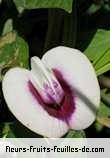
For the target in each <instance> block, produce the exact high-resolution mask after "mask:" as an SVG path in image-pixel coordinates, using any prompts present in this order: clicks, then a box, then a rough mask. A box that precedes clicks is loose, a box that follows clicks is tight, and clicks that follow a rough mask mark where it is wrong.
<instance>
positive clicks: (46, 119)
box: [3, 68, 68, 137]
mask: <svg viewBox="0 0 110 158" xmlns="http://www.w3.org/2000/svg"><path fill="white" fill-rule="evenodd" d="M30 75H31V73H30V71H28V70H26V69H21V68H13V69H11V70H9V71H8V72H7V73H6V75H5V77H4V79H3V93H4V97H5V99H6V102H7V105H8V107H9V109H10V110H11V111H12V113H13V114H14V115H15V117H16V118H17V119H18V120H19V121H20V122H21V123H23V124H24V125H25V126H26V127H28V128H29V129H31V130H32V131H34V132H36V133H38V134H41V135H44V136H47V137H61V136H62V135H64V134H65V133H66V132H67V131H68V126H67V125H66V123H65V122H63V121H61V120H58V119H56V118H55V117H52V116H50V115H49V114H48V113H47V112H46V111H45V110H44V109H43V107H42V105H40V103H39V101H38V100H37V99H36V98H35V97H34V96H33V94H32V93H31V91H30V89H29V86H28V83H29V80H30V77H31V76H30Z"/></svg>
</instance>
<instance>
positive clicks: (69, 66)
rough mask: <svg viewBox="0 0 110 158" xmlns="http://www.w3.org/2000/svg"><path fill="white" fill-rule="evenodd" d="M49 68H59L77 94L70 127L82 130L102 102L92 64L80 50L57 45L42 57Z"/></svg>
mask: <svg viewBox="0 0 110 158" xmlns="http://www.w3.org/2000/svg"><path fill="white" fill-rule="evenodd" d="M42 61H43V63H44V64H45V65H46V66H47V68H51V69H54V70H55V69H56V70H58V71H59V72H60V73H61V74H62V76H63V79H64V80H65V81H66V82H67V83H68V84H69V85H70V87H71V89H72V90H73V95H75V107H76V109H75V111H74V112H73V114H72V116H71V120H70V121H69V125H70V128H73V129H75V130H80V129H84V128H87V127H88V126H90V125H91V124H92V123H93V121H94V120H95V117H96V111H97V109H98V107H99V102H100V88H99V85H98V81H97V77H96V74H95V71H94V69H93V67H92V64H91V63H90V61H89V60H88V59H87V57H86V56H85V55H84V54H82V53H81V52H80V51H79V50H76V49H72V48H67V47H62V46H61V47H56V48H53V49H51V50H50V51H48V52H47V53H46V54H45V55H44V56H43V58H42Z"/></svg>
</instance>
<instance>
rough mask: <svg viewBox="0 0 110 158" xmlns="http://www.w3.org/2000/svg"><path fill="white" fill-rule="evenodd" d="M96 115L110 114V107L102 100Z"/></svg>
mask: <svg viewBox="0 0 110 158" xmlns="http://www.w3.org/2000/svg"><path fill="white" fill-rule="evenodd" d="M97 116H99V117H109V116H110V108H109V107H108V106H106V105H105V104H104V103H103V102H101V103H100V108H99V111H98V114H97Z"/></svg>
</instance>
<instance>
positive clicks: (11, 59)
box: [0, 32, 29, 80]
mask: <svg viewBox="0 0 110 158" xmlns="http://www.w3.org/2000/svg"><path fill="white" fill-rule="evenodd" d="M28 56H29V54H28V45H27V43H26V42H25V41H24V39H22V38H21V37H19V36H18V35H17V34H16V33H15V32H10V33H8V34H6V35H5V36H3V37H1V38H0V80H2V78H3V75H4V74H5V72H6V71H7V70H8V69H10V68H12V67H16V66H20V67H26V68H27V67H28Z"/></svg>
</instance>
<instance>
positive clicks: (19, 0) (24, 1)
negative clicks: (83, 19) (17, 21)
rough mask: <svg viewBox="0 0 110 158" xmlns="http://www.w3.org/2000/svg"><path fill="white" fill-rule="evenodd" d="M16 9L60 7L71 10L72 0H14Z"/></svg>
mask: <svg viewBox="0 0 110 158" xmlns="http://www.w3.org/2000/svg"><path fill="white" fill-rule="evenodd" d="M14 2H15V4H16V6H17V8H18V10H23V9H35V8H61V9H64V10H66V11H67V12H69V13H70V12H71V11H72V3H73V0H31V1H30V0H14Z"/></svg>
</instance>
